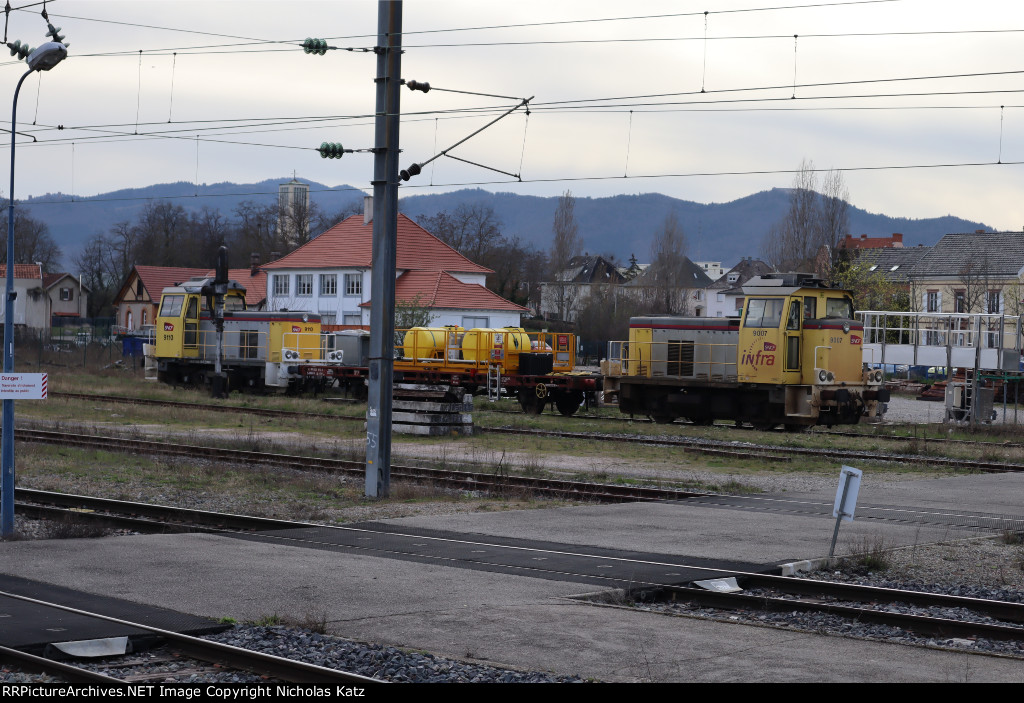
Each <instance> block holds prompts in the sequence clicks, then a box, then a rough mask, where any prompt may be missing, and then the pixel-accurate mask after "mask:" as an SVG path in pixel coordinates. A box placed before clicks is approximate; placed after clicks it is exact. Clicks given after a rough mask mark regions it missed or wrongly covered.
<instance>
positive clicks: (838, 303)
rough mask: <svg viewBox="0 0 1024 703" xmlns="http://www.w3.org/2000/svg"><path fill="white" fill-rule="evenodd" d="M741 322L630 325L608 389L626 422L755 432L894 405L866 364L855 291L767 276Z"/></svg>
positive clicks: (750, 290)
mask: <svg viewBox="0 0 1024 703" xmlns="http://www.w3.org/2000/svg"><path fill="white" fill-rule="evenodd" d="M743 293H744V296H745V301H744V309H743V314H742V317H741V318H740V319H735V318H702V317H673V316H646V317H634V318H632V319H631V320H630V330H629V341H628V343H625V344H623V345H622V353H621V359H620V360H619V364H620V367H617V368H621V373H619V372H616V373H615V374H614V375H613V377H611V378H606V379H605V390H606V392H607V391H608V390H609V389H615V388H616V387H617V389H618V393H619V408H620V410H621V411H622V412H624V413H631V414H642V415H648V416H650V417H651V418H653V419H654V420H655V421H656V422H672V421H673V420H674V419H676V418H677V417H684V418H687V419H689V420H691V421H693V422H696V423H698V424H706V423H710V422H713V421H714V420H733V421H736V422H737V423H741V422H746V423H750V424H752V425H754V426H755V427H761V428H769V427H774V426H777V425H785V426H786V427H787V428H794V429H795V428H799V427H803V426H808V425H834V424H851V423H856V422H858V421H859V420H860V418H861V417H865V416H867V417H874V416H876V415H877V414H878V413H879V409H880V403H884V402H886V401H888V399H889V398H888V391H886V390H885V389H884V388H883V387H882V385H881V383H882V372H881V371H880V370H875V369H870V368H868V367H867V365H866V364H864V360H863V351H862V350H863V346H862V344H863V339H864V333H863V324H862V323H861V322H858V321H857V320H855V319H854V317H853V299H852V296H851V294H850V292H849V291H846V290H840V289H835V288H829V287H826V286H824V285H823V284H822V282H821V281H819V280H818V279H815V278H814V277H812V276H811V275H809V274H769V275H766V276H762V277H759V278H754V279H751V280H750V282H749V283H748V284H747V285H746V286H744V287H743Z"/></svg>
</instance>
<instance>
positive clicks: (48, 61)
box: [0, 41, 68, 539]
mask: <svg viewBox="0 0 1024 703" xmlns="http://www.w3.org/2000/svg"><path fill="white" fill-rule="evenodd" d="M67 55H68V50H67V47H66V46H65V45H64V44H61V43H60V42H56V41H52V42H46V43H45V44H43V45H42V46H40V47H39V48H38V49H36V50H35V51H33V52H32V53H31V54H29V55H28V57H27V58H26V59H25V60H26V61H27V62H28V71H26V72H25V75H23V76H22V77H21V80H19V81H18V87H17V88H15V89H14V103H13V104H12V106H11V187H10V190H9V191H8V194H7V197H8V198H10V202H9V203H8V206H7V285H6V291H5V296H4V373H5V374H6V373H12V372H13V371H14V146H15V135H16V132H15V130H16V125H17V119H16V116H17V111H18V93H20V92H21V85H22V83H24V82H25V79H26V78H28V77H29V76H30V75H32V74H33V73H34V72H36V71H49V70H50V69H51V68H53V67H54V66H56V65H57V64H59V63H60V62H61V61H63V60H64V59H65V58H67ZM0 474H2V476H0V538H3V539H8V538H10V537H13V536H14V399H13V398H4V399H3V426H2V435H0Z"/></svg>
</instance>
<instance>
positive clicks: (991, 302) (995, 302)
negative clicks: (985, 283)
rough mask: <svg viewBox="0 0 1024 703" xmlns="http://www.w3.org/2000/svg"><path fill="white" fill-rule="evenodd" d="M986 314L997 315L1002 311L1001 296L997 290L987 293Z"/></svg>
mask: <svg viewBox="0 0 1024 703" xmlns="http://www.w3.org/2000/svg"><path fill="white" fill-rule="evenodd" d="M987 303H988V305H987V307H988V313H989V314H990V315H998V314H999V313H1000V311H1001V310H1002V307H1003V305H1002V294H1001V293H1000V291H997V290H990V291H989V292H988V300H987Z"/></svg>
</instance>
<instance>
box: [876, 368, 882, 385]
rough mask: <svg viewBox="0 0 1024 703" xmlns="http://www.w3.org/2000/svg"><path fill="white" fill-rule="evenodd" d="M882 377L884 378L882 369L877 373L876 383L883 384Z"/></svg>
mask: <svg viewBox="0 0 1024 703" xmlns="http://www.w3.org/2000/svg"><path fill="white" fill-rule="evenodd" d="M882 376H883V374H882V370H881V369H878V371H875V383H881V382H882Z"/></svg>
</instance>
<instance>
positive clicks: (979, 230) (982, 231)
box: [974, 229, 985, 234]
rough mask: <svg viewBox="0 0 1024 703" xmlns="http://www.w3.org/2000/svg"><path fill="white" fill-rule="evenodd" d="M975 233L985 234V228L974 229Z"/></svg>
mask: <svg viewBox="0 0 1024 703" xmlns="http://www.w3.org/2000/svg"><path fill="white" fill-rule="evenodd" d="M974 233H975V234H985V230H983V229H976V230H974Z"/></svg>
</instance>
